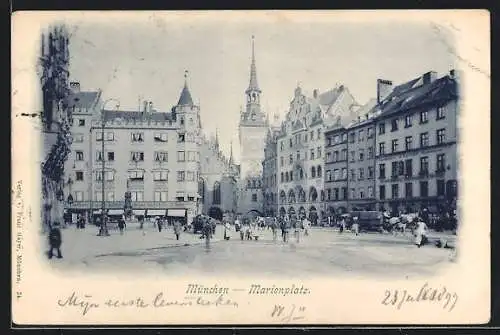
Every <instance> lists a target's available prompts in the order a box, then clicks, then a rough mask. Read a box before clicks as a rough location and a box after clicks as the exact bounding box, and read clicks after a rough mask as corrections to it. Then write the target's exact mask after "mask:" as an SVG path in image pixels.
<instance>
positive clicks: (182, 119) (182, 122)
mask: <svg viewBox="0 0 500 335" xmlns="http://www.w3.org/2000/svg"><path fill="white" fill-rule="evenodd" d="M180 121H181V126H182V125H184V118H183V117H181V118H180Z"/></svg>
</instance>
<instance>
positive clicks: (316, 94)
mask: <svg viewBox="0 0 500 335" xmlns="http://www.w3.org/2000/svg"><path fill="white" fill-rule="evenodd" d="M313 97H314V99H317V98H318V90H317V89H315V90H314V91H313Z"/></svg>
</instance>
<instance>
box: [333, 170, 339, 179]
mask: <svg viewBox="0 0 500 335" xmlns="http://www.w3.org/2000/svg"><path fill="white" fill-rule="evenodd" d="M339 179H340V176H339V169H335V170H333V180H339Z"/></svg>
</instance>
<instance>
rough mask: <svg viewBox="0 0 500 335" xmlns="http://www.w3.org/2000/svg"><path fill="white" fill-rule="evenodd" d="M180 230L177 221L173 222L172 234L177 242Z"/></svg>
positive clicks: (180, 227) (179, 224)
mask: <svg viewBox="0 0 500 335" xmlns="http://www.w3.org/2000/svg"><path fill="white" fill-rule="evenodd" d="M181 230H182V226H181V223H180V221H179V220H175V221H174V234H175V239H176V240H177V241H179V237H180V235H181Z"/></svg>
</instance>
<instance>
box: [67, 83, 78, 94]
mask: <svg viewBox="0 0 500 335" xmlns="http://www.w3.org/2000/svg"><path fill="white" fill-rule="evenodd" d="M69 88H70V89H71V92H73V93H80V83H79V82H77V81H72V82H70V83H69Z"/></svg>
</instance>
